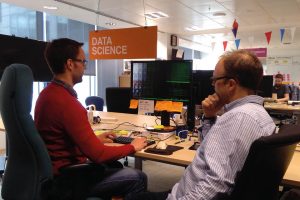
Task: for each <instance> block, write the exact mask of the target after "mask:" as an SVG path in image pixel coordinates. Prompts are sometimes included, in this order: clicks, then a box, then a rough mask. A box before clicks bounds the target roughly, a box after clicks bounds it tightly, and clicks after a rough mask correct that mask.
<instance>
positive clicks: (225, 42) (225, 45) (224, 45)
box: [223, 41, 227, 51]
mask: <svg viewBox="0 0 300 200" xmlns="http://www.w3.org/2000/svg"><path fill="white" fill-rule="evenodd" d="M223 47H224V51H226V47H227V41H223Z"/></svg>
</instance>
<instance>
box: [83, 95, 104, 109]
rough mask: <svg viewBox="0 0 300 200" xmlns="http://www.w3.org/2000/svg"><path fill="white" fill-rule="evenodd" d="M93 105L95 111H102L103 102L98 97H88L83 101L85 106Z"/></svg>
mask: <svg viewBox="0 0 300 200" xmlns="http://www.w3.org/2000/svg"><path fill="white" fill-rule="evenodd" d="M91 104H94V105H95V106H96V110H97V111H103V104H104V100H103V99H102V98H101V97H98V96H89V97H87V98H86V99H85V105H86V106H89V105H91Z"/></svg>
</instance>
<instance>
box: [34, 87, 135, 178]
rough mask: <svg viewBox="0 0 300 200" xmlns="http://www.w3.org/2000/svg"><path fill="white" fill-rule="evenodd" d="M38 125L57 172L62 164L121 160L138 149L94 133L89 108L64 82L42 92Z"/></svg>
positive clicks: (36, 113)
mask: <svg viewBox="0 0 300 200" xmlns="http://www.w3.org/2000/svg"><path fill="white" fill-rule="evenodd" d="M34 120H35V125H36V127H37V129H38V131H39V133H40V135H41V136H42V138H43V140H44V142H45V144H46V146H47V149H48V152H49V155H50V158H51V161H52V167H53V172H54V175H57V174H59V168H61V167H64V166H68V165H72V164H80V163H84V162H86V160H87V158H89V159H90V160H92V161H93V162H95V163H103V162H105V161H111V160H117V159H120V158H122V157H124V156H127V155H128V154H130V153H134V147H133V146H132V145H124V146H118V147H114V146H105V145H104V144H103V143H102V142H101V141H100V140H99V139H98V138H97V137H96V136H95V134H94V132H93V130H92V128H91V125H90V124H89V122H88V118H87V111H86V109H85V108H84V107H83V106H82V105H81V104H80V102H79V101H78V100H77V99H76V97H75V96H72V94H71V93H70V92H69V91H68V90H67V89H66V88H64V87H63V86H61V85H58V84H56V83H53V82H52V83H50V84H49V85H48V86H47V87H46V88H45V89H44V90H43V91H42V92H41V93H40V95H39V98H38V100H37V102H36V106H35V114H34Z"/></svg>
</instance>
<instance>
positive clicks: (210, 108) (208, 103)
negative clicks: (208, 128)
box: [202, 93, 225, 117]
mask: <svg viewBox="0 0 300 200" xmlns="http://www.w3.org/2000/svg"><path fill="white" fill-rule="evenodd" d="M224 105H225V104H224V103H222V102H221V100H220V98H219V96H218V95H217V94H216V93H214V94H213V95H209V96H208V97H206V98H205V99H204V100H203V101H202V109H203V113H204V116H205V117H215V116H216V115H217V112H218V111H219V110H220V109H221V108H222V107H223V106H224Z"/></svg>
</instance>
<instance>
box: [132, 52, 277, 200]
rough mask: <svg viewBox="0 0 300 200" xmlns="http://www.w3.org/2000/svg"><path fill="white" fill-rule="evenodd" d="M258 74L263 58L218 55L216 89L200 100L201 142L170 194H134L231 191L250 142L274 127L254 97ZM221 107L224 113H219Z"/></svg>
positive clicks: (200, 196)
mask: <svg viewBox="0 0 300 200" xmlns="http://www.w3.org/2000/svg"><path fill="white" fill-rule="evenodd" d="M262 76H263V68H262V64H261V62H260V61H259V60H258V58H257V57H256V56H255V55H253V54H252V53H250V52H248V51H245V50H238V51H234V52H229V53H226V54H224V55H223V56H221V58H220V60H219V62H218V63H217V65H216V68H215V71H214V73H213V77H212V78H211V80H212V85H213V86H214V88H215V93H214V94H213V95H209V96H208V97H207V98H206V99H205V100H203V101H202V108H203V111H204V115H203V117H202V127H201V129H202V130H201V136H202V138H203V140H202V142H201V144H200V147H199V148H198V150H197V153H196V156H195V158H194V160H193V161H192V163H191V164H190V165H189V166H188V167H187V169H186V170H185V172H184V175H183V177H182V178H181V179H180V181H179V182H178V183H176V184H175V186H174V187H173V188H172V191H171V192H170V193H169V194H168V192H162V193H148V194H140V195H138V198H140V199H145V200H147V199H156V200H157V199H168V200H175V199H181V200H193V199H194V200H212V199H218V197H222V196H224V195H225V196H226V195H229V194H230V193H231V191H232V189H233V187H234V185H235V178H236V175H237V173H238V172H239V171H241V169H242V167H243V165H244V162H245V160H246V157H247V155H248V152H249V149H250V146H251V144H252V143H253V141H255V140H256V139H258V138H260V137H261V136H268V135H271V134H273V133H274V130H275V124H274V122H273V120H272V118H271V117H270V116H269V114H268V113H267V112H266V110H265V109H264V107H263V105H262V104H263V100H264V99H263V98H262V97H259V96H257V95H255V94H256V89H257V88H258V86H259V84H260V81H261V79H262ZM220 109H224V114H222V115H221V116H219V117H217V113H218V112H219V111H220ZM141 197H142V198H141ZM138 198H136V199H138Z"/></svg>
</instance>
